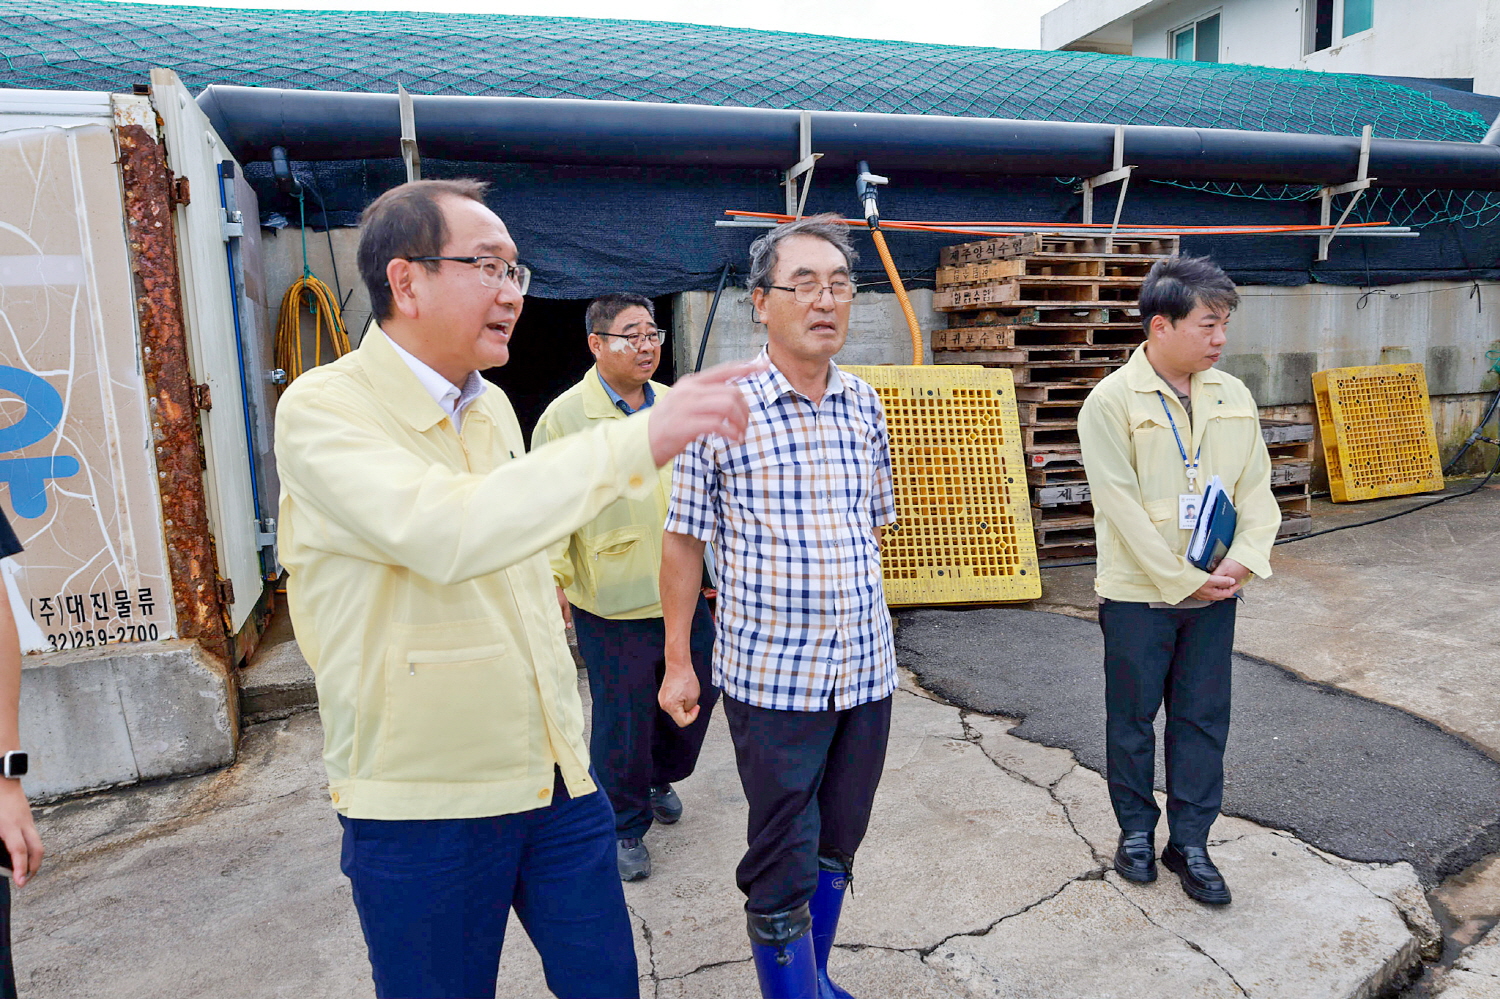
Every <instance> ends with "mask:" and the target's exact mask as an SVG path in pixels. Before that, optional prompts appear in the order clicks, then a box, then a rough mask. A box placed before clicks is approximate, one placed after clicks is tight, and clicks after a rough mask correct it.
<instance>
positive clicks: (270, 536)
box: [255, 517, 276, 548]
mask: <svg viewBox="0 0 1500 999" xmlns="http://www.w3.org/2000/svg"><path fill="white" fill-rule="evenodd" d="M256 526H257V527H258V528H259V530H258V531H257V534H256V544H255V547H257V548H274V547H276V518H275V517H263V518H261V519H260V520H258V521H256Z"/></svg>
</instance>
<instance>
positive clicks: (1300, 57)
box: [1131, 0, 1500, 93]
mask: <svg viewBox="0 0 1500 999" xmlns="http://www.w3.org/2000/svg"><path fill="white" fill-rule="evenodd" d="M1306 6H1307V5H1306V3H1303V2H1299V0H1217V2H1215V0H1175V2H1173V3H1168V4H1165V5H1163V6H1160V7H1156V8H1154V9H1147V10H1143V11H1141V12H1140V13H1139V14H1138V15H1137V16H1136V17H1135V20H1134V23H1133V32H1132V45H1131V54H1133V55H1137V56H1145V57H1147V58H1157V59H1165V58H1169V57H1170V51H1169V44H1170V41H1169V40H1170V37H1171V32H1172V31H1174V30H1176V29H1177V28H1181V27H1184V26H1185V25H1187V24H1189V23H1191V22H1193V21H1196V20H1198V19H1200V18H1203V17H1207V16H1208V15H1210V14H1213V13H1216V12H1217V13H1219V14H1220V18H1221V26H1220V34H1219V60H1220V61H1221V62H1226V63H1240V64H1246V65H1252V66H1270V67H1275V68H1279V69H1311V70H1324V71H1329V72H1338V73H1372V74H1377V75H1382V76H1420V77H1439V78H1443V77H1456V78H1469V77H1481V78H1484V77H1488V78H1496V79H1495V80H1494V81H1493V82H1491V83H1490V84H1489V86H1490V88H1491V89H1490V90H1485V89H1482V88H1480V87H1479V86H1478V85H1477V84H1476V87H1475V89H1476V90H1478V91H1479V92H1480V93H1486V92H1489V93H1493V92H1495V90H1496V89H1497V87H1496V83H1497V82H1500V67H1492V66H1491V64H1492V63H1494V62H1495V58H1494V56H1495V54H1496V53H1497V45H1496V41H1497V39H1496V37H1495V36H1497V35H1500V0H1422V2H1421V3H1416V2H1413V0H1375V16H1374V26H1373V27H1371V28H1370V29H1369V30H1368V31H1362V32H1359V33H1358V34H1356V35H1353V36H1351V37H1349V38H1338V37H1336V38H1335V39H1334V44H1333V46H1332V47H1331V48H1327V49H1323V50H1321V51H1318V52H1312V53H1307V52H1305V51H1304V49H1305V48H1306V42H1307V32H1306V22H1305V17H1306V13H1305V9H1304V8H1305V7H1306ZM1486 32H1487V33H1486ZM1482 39H1487V40H1488V41H1487V42H1486V41H1482ZM1481 50H1486V51H1488V52H1489V53H1490V57H1489V58H1486V59H1480V58H1479V56H1480V53H1481Z"/></svg>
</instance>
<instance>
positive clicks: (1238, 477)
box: [1078, 257, 1281, 905]
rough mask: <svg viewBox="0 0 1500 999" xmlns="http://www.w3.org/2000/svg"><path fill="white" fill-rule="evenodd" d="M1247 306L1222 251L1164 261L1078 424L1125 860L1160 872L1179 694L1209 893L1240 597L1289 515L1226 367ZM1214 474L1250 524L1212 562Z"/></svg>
mask: <svg viewBox="0 0 1500 999" xmlns="http://www.w3.org/2000/svg"><path fill="white" fill-rule="evenodd" d="M1238 304H1239V295H1238V293H1237V292H1236V291H1235V287H1234V283H1233V282H1232V281H1230V279H1229V277H1228V275H1226V274H1225V273H1224V272H1223V271H1222V270H1220V269H1219V268H1218V266H1216V265H1215V264H1214V263H1213V262H1212V261H1210V260H1208V259H1207V258H1193V257H1171V258H1168V259H1166V260H1163V261H1160V262H1159V263H1157V264H1156V265H1155V266H1154V267H1153V268H1152V269H1151V273H1150V274H1149V275H1148V276H1147V277H1146V281H1145V284H1144V286H1143V287H1142V288H1141V300H1140V308H1141V323H1142V325H1143V326H1144V327H1145V330H1146V335H1147V340H1146V343H1145V344H1144V345H1142V346H1141V347H1140V348H1139V349H1137V350H1136V351H1135V353H1134V354H1133V355H1132V356H1131V358H1130V361H1129V362H1128V363H1127V364H1126V365H1125V366H1124V367H1122V368H1120V369H1119V370H1118V371H1116V372H1114V373H1113V374H1111V375H1110V376H1109V377H1108V378H1105V379H1104V380H1103V381H1102V382H1100V383H1099V386H1098V387H1097V388H1095V389H1094V391H1093V392H1091V393H1090V394H1089V397H1088V399H1087V400H1086V401H1085V402H1084V405H1083V412H1082V413H1081V415H1080V416H1079V423H1078V436H1079V440H1080V441H1081V443H1082V446H1083V461H1084V466H1085V468H1086V470H1087V472H1088V479H1089V488H1090V491H1091V493H1092V499H1093V504H1094V524H1095V530H1096V532H1097V535H1098V546H1099V563H1098V572H1097V576H1096V578H1095V581H1094V589H1095V591H1096V592H1097V593H1098V595H1099V598H1100V603H1099V625H1100V628H1101V629H1103V632H1104V675H1105V695H1104V696H1105V708H1106V713H1107V726H1106V735H1107V743H1108V750H1107V762H1108V770H1109V774H1108V777H1109V792H1110V800H1111V803H1112V804H1113V805H1114V810H1115V817H1116V819H1117V820H1118V821H1119V824H1120V844H1119V849H1118V851H1117V852H1116V854H1115V870H1116V871H1118V872H1119V873H1120V875H1121V876H1122V877H1125V878H1128V879H1130V880H1132V881H1139V882H1149V881H1154V880H1156V844H1155V830H1156V824H1157V820H1158V819H1159V818H1160V815H1161V810H1160V809H1159V808H1158V807H1157V804H1156V799H1155V797H1154V796H1153V793H1152V789H1153V786H1154V777H1155V755H1156V734H1155V731H1154V729H1153V728H1152V722H1153V721H1154V720H1155V718H1156V713H1157V710H1158V709H1159V708H1160V707H1161V705H1162V702H1163V700H1165V702H1166V707H1167V726H1166V764H1167V774H1166V776H1167V822H1168V826H1169V829H1170V836H1169V842H1168V844H1167V847H1166V849H1165V850H1164V851H1163V852H1162V855H1161V860H1162V863H1163V864H1164V865H1165V866H1166V867H1167V868H1168V869H1169V870H1171V871H1173V872H1174V873H1175V874H1177V876H1178V878H1179V879H1180V880H1181V882H1182V887H1183V890H1184V891H1186V892H1187V893H1188V895H1190V896H1191V897H1192V898H1194V899H1196V900H1198V901H1199V902H1203V903H1205V904H1209V905H1227V904H1228V903H1229V901H1230V892H1229V888H1228V886H1227V885H1226V884H1225V882H1224V878H1223V876H1222V875H1221V874H1220V873H1219V871H1218V869H1217V868H1216V867H1215V866H1214V863H1213V860H1212V859H1211V858H1210V857H1209V854H1208V834H1209V828H1210V827H1211V826H1212V825H1213V822H1214V819H1215V818H1216V817H1217V816H1218V814H1219V806H1220V803H1221V801H1222V798H1223V790H1224V745H1225V742H1226V740H1227V738H1228V735H1229V689H1230V657H1231V653H1232V651H1233V647H1234V612H1235V599H1234V598H1235V597H1237V596H1238V595H1239V590H1240V588H1241V587H1242V586H1243V585H1244V584H1245V582H1246V581H1247V580H1248V579H1249V578H1250V577H1251V576H1252V575H1253V576H1260V577H1266V576H1269V575H1270V574H1271V566H1270V554H1271V546H1272V544H1274V543H1275V540H1276V531H1277V528H1278V527H1279V526H1280V523H1281V512H1280V510H1279V509H1278V508H1277V506H1276V499H1275V497H1274V496H1273V495H1272V493H1271V459H1270V456H1269V454H1268V453H1267V451H1266V445H1265V441H1264V440H1263V439H1262V437H1261V434H1260V419H1259V413H1258V411H1257V410H1256V406H1255V400H1254V399H1253V398H1252V397H1251V395H1250V392H1249V390H1248V389H1246V388H1245V386H1244V384H1243V383H1242V382H1240V380H1239V379H1237V378H1235V377H1234V376H1232V375H1228V374H1225V373H1224V372H1222V371H1219V370H1217V369H1215V368H1214V364H1215V363H1216V362H1217V361H1218V360H1219V357H1220V356H1221V354H1222V353H1223V349H1224V344H1225V342H1226V328H1227V326H1228V323H1229V314H1230V312H1232V311H1233V310H1234V308H1235V306H1237V305H1238ZM1213 476H1218V477H1219V479H1220V481H1221V482H1222V483H1223V485H1224V488H1225V490H1226V492H1227V493H1228V494H1229V499H1230V502H1232V503H1233V504H1234V506H1235V509H1236V511H1237V513H1238V521H1237V525H1236V531H1235V536H1234V543H1233V544H1232V545H1231V546H1230V549H1229V551H1228V553H1227V554H1226V555H1225V557H1224V558H1223V560H1222V561H1220V562H1219V563H1218V564H1217V565H1216V566H1214V567H1213V568H1212V570H1211V571H1209V572H1205V571H1203V570H1202V569H1199V568H1197V567H1195V566H1193V565H1192V564H1190V563H1189V562H1188V560H1187V558H1186V557H1185V553H1186V551H1187V545H1188V540H1189V538H1190V537H1191V535H1192V528H1193V527H1194V526H1195V524H1196V522H1197V517H1198V515H1199V512H1200V510H1201V507H1202V498H1203V490H1204V487H1205V486H1206V485H1207V483H1208V481H1209V480H1210V479H1211V478H1212V477H1213Z"/></svg>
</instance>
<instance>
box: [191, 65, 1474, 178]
mask: <svg viewBox="0 0 1500 999" xmlns="http://www.w3.org/2000/svg"><path fill="white" fill-rule="evenodd" d="M412 100H413V103H414V109H415V113H416V125H417V141H418V142H419V143H420V145H421V148H422V152H423V154H424V155H426V156H432V157H436V158H439V159H455V160H481V161H489V162H501V163H567V164H580V165H600V166H677V167H717V168H775V169H786V168H787V167H788V166H790V165H791V164H792V163H794V162H796V160H797V159H798V153H797V150H798V137H799V133H798V119H799V115H800V112H798V111H794V110H793V111H778V110H771V109H765V108H734V107H709V106H705V105H698V104H649V103H641V102H633V101H585V100H563V99H539V98H529V97H425V96H423V97H413V98H412ZM198 103H199V106H200V107H202V108H203V110H204V112H205V113H206V114H207V115H208V117H209V120H210V121H212V122H213V125H214V128H215V129H216V130H217V131H218V133H219V136H220V138H222V139H223V140H224V141H225V142H226V143H227V144H228V145H229V148H230V149H231V150H232V151H233V152H234V154H235V156H236V157H238V158H239V159H240V161H241V162H247V161H250V160H264V159H269V158H270V155H271V149H272V147H274V146H285V147H286V150H287V153H288V155H289V156H291V157H292V158H293V159H298V160H349V159H376V158H385V157H395V156H398V155H399V154H400V135H401V117H400V109H399V106H398V104H397V98H396V96H395V95H394V94H356V93H334V92H329V91H317V90H275V89H271V88H261V87H230V86H217V85H216V86H211V87H208V88H207V89H205V90H204V91H203V93H202V94H200V95H199V97H198ZM1114 134H1115V126H1113V125H1105V124H1087V123H1079V122H1061V121H1019V120H1014V119H1006V118H954V117H943V116H938V115H906V114H867V113H853V112H843V111H814V112H813V113H812V137H813V148H814V149H815V150H817V151H818V152H820V153H822V154H823V159H822V161H821V162H820V163H819V166H820V167H823V168H828V167H835V168H847V169H851V170H852V169H854V167H855V164H856V163H857V162H858V161H859V160H861V159H869V160H872V161H878V162H879V163H880V167H881V169H882V170H884V171H886V172H887V173H889V172H891V171H895V170H910V171H922V172H929V173H982V174H1000V175H1007V176H1033V177H1088V176H1093V175H1095V174H1099V173H1103V172H1105V171H1107V170H1109V169H1111V167H1112V166H1113V165H1114V164H1113V160H1114ZM1125 162H1126V163H1131V164H1135V165H1136V167H1137V168H1138V175H1139V176H1141V177H1145V178H1157V179H1161V180H1187V181H1239V182H1246V183H1263V184H1338V183H1343V182H1345V181H1349V180H1353V179H1354V178H1355V175H1356V173H1357V171H1358V166H1359V138H1358V137H1357V136H1336V135H1303V134H1290V133H1283V132H1248V131H1242V130H1239V129H1226V128H1176V127H1168V126H1158V125H1127V126H1125ZM1369 173H1370V176H1372V177H1374V178H1375V179H1376V181H1375V183H1376V186H1378V187H1419V188H1428V189H1442V190H1446V189H1459V190H1479V191H1496V190H1500V146H1496V145H1488V144H1484V143H1477V142H1434V141H1426V140H1417V139H1375V140H1373V142H1372V143H1371V146H1370V167H1369Z"/></svg>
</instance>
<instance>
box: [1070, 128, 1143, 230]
mask: <svg viewBox="0 0 1500 999" xmlns="http://www.w3.org/2000/svg"><path fill="white" fill-rule="evenodd" d="M1134 172H1135V166H1134V165H1133V164H1126V162H1125V126H1124V125H1116V126H1115V159H1114V168H1113V169H1112V170H1110V171H1108V172H1107V173H1101V174H1098V175H1096V176H1093V177H1087V178H1085V179H1084V180H1083V182H1082V183H1081V184H1080V185H1079V187H1078V190H1079V191H1080V192H1081V193H1082V194H1083V224H1084V225H1091V224H1092V223H1093V221H1094V188H1096V187H1103V186H1104V185H1105V184H1114V183H1118V184H1119V185H1120V196H1119V198H1117V199H1116V200H1115V220H1114V224H1113V225H1111V226H1110V227H1109V236H1108V237H1106V238H1105V240H1104V252H1105V253H1109V252H1111V251H1113V250H1114V248H1115V233H1116V232H1117V231H1118V230H1119V228H1120V213H1121V212H1122V211H1124V210H1125V193H1126V192H1127V191H1129V190H1130V175H1131V174H1132V173H1134Z"/></svg>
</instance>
